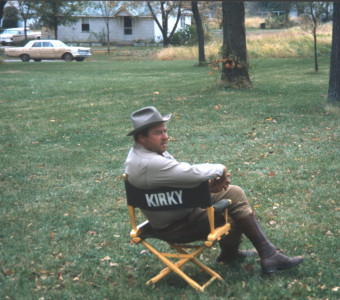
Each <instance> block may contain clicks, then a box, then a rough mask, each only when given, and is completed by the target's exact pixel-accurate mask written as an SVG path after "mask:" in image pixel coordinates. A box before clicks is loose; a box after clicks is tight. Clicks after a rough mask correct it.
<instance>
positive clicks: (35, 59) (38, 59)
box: [33, 58, 41, 62]
mask: <svg viewBox="0 0 340 300" xmlns="http://www.w3.org/2000/svg"><path fill="white" fill-rule="evenodd" d="M33 60H34V61H36V62H39V61H41V59H40V58H33Z"/></svg>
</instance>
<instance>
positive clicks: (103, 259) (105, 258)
mask: <svg viewBox="0 0 340 300" xmlns="http://www.w3.org/2000/svg"><path fill="white" fill-rule="evenodd" d="M107 260H111V257H110V256H105V257H104V258H102V259H101V261H107Z"/></svg>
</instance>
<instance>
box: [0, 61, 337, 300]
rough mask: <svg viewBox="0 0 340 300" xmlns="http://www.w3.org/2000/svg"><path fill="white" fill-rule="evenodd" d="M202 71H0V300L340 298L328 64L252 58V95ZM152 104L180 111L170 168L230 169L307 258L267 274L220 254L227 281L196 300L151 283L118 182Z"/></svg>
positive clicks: (103, 67)
mask: <svg viewBox="0 0 340 300" xmlns="http://www.w3.org/2000/svg"><path fill="white" fill-rule="evenodd" d="M196 63H197V62H196V61H170V62H169V61H138V60H135V61H106V60H105V59H104V58H103V56H101V57H99V58H98V59H97V58H96V55H94V57H93V58H92V60H91V61H89V62H84V63H76V62H74V63H64V62H42V63H19V62H17V63H15V62H11V63H3V64H0V76H1V81H0V90H1V92H0V107H1V111H0V114H1V119H0V132H1V135H0V139H1V144H0V154H1V165H0V187H1V189H0V197H1V198H0V199H1V206H0V213H1V218H0V298H1V299H42V298H44V299H174V298H175V299H226V298H234V299H307V298H311V299H326V298H328V299H336V298H339V291H332V289H336V287H338V286H339V275H340V274H339V269H340V268H339V267H340V264H339V230H340V229H339V192H340V191H339V152H340V151H339V133H340V131H339V129H340V128H339V115H340V113H339V110H338V109H328V108H327V107H326V105H325V103H326V95H327V88H328V72H329V68H328V67H329V59H328V58H321V59H320V72H319V73H317V74H316V73H314V72H313V59H312V58H308V59H266V60H252V61H251V64H252V81H253V84H254V89H252V90H231V89H230V90H223V89H221V88H219V87H218V84H217V79H218V77H219V76H218V75H215V76H209V69H207V68H199V67H197V66H196ZM154 92H159V94H158V93H156V94H154ZM146 105H154V106H156V107H157V108H158V109H159V110H160V111H161V112H162V113H163V114H165V113H169V112H172V113H173V114H174V117H173V118H172V120H171V121H170V122H169V135H170V137H171V138H172V142H171V143H170V144H169V151H170V152H171V153H173V154H175V155H176V158H177V159H179V160H183V161H188V162H191V163H198V162H222V163H224V164H226V165H227V166H228V168H229V169H230V171H231V173H232V177H231V180H232V183H233V184H238V185H240V186H242V187H243V188H244V189H245V191H246V193H247V195H248V198H249V201H250V202H251V204H252V205H253V206H254V209H255V211H256V213H257V216H258V217H259V219H260V221H261V224H262V225H263V227H264V229H265V231H266V232H267V235H268V236H269V237H270V239H271V240H272V241H273V243H274V244H276V245H277V247H279V248H281V249H282V250H283V251H284V252H285V253H287V254H288V255H301V254H302V255H304V257H305V262H304V263H303V264H302V265H301V266H300V267H299V268H295V269H292V270H288V271H282V272H280V273H277V274H275V275H273V276H262V275H261V272H260V266H259V264H258V262H257V261H256V259H255V258H252V259H249V260H247V261H246V262H244V263H235V264H232V265H230V266H223V265H217V264H216V263H215V257H216V256H217V254H218V247H214V248H213V250H212V251H210V252H207V254H206V255H205V256H204V260H206V262H207V264H208V265H211V266H213V268H215V269H216V270H217V271H218V272H219V273H220V274H221V275H222V276H223V277H224V279H225V282H221V283H216V282H214V283H213V284H212V285H211V286H209V287H208V288H207V290H206V292H205V293H204V294H198V293H197V292H195V291H194V290H193V289H192V288H190V287H189V286H187V285H186V284H185V283H184V282H183V281H182V280H180V279H178V278H177V277H176V276H173V275H171V276H169V277H168V278H167V279H163V280H162V281H160V282H159V283H158V284H157V285H155V287H148V286H145V281H146V280H147V279H149V278H150V277H152V276H153V275H154V274H155V273H156V272H157V271H158V270H159V269H160V268H162V266H161V264H160V263H159V262H157V261H156V260H154V259H153V258H152V257H151V255H150V254H149V253H147V252H142V250H143V248H142V247H141V246H138V245H137V246H136V245H131V244H130V238H129V231H130V224H129V221H128V214H127V210H126V204H125V192H124V189H123V183H122V180H121V177H120V176H121V174H122V173H123V170H124V160H125V157H126V155H127V152H128V150H129V148H130V147H131V144H132V142H131V139H130V138H128V137H126V134H127V133H128V132H129V131H130V130H131V124H130V120H129V115H130V113H131V112H132V111H134V110H136V109H138V108H140V107H142V106H146ZM243 247H244V248H247V247H250V244H249V242H247V241H245V245H244V246H243ZM188 270H189V271H191V269H190V268H188ZM194 270H195V269H193V271H194ZM201 276H203V275H202V274H199V275H198V277H199V279H201Z"/></svg>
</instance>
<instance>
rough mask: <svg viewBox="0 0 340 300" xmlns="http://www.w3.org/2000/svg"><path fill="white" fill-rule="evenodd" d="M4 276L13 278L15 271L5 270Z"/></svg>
mask: <svg viewBox="0 0 340 300" xmlns="http://www.w3.org/2000/svg"><path fill="white" fill-rule="evenodd" d="M4 274H5V275H6V276H11V275H13V274H14V271H13V270H9V269H5V270H4Z"/></svg>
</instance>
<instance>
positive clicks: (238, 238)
mask: <svg viewBox="0 0 340 300" xmlns="http://www.w3.org/2000/svg"><path fill="white" fill-rule="evenodd" d="M241 243H242V232H240V231H237V230H230V232H229V234H228V235H226V236H224V237H223V238H221V239H220V241H219V245H220V248H221V252H220V254H219V255H218V256H217V258H216V261H217V262H223V263H230V262H232V261H234V260H244V259H246V258H247V257H251V256H255V255H257V251H256V250H255V249H253V250H245V251H241V250H239V246H240V244H241Z"/></svg>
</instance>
